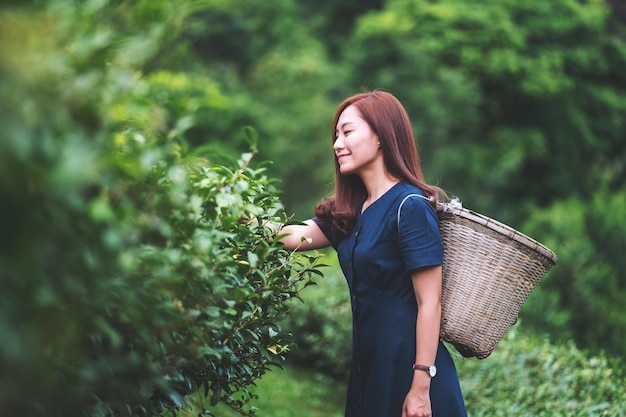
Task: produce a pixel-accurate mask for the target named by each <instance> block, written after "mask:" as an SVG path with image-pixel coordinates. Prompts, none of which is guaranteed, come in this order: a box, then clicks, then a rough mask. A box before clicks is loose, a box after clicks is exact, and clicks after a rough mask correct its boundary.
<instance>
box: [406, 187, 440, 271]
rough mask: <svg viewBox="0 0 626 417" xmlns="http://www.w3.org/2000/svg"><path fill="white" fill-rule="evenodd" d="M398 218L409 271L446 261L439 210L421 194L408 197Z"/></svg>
mask: <svg viewBox="0 0 626 417" xmlns="http://www.w3.org/2000/svg"><path fill="white" fill-rule="evenodd" d="M399 216H400V219H399V221H398V249H399V251H400V257H401V258H402V261H403V262H404V265H405V267H406V269H407V271H410V270H413V269H416V268H422V267H426V266H435V265H441V264H442V263H443V245H442V242H441V235H440V233H439V221H438V219H437V213H436V212H435V210H434V209H433V207H432V206H431V204H430V203H429V202H428V201H427V200H425V199H423V198H420V197H418V196H415V197H410V198H407V199H406V201H404V204H403V205H402V207H401V212H400V213H399Z"/></svg>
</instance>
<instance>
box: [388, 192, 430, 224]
mask: <svg viewBox="0 0 626 417" xmlns="http://www.w3.org/2000/svg"><path fill="white" fill-rule="evenodd" d="M409 197H421V198H423V199H424V200H428V201H433V200H432V197H426V196H424V195H421V194H409V195H407V196H406V197H404V199H403V200H402V202H401V203H400V206H399V207H398V220H396V223H397V227H398V230H400V211H401V210H402V205H403V204H404V202H405V201H406V200H408V199H409Z"/></svg>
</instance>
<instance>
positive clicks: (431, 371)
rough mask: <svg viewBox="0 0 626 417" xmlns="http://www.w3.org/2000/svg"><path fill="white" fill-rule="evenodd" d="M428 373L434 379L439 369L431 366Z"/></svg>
mask: <svg viewBox="0 0 626 417" xmlns="http://www.w3.org/2000/svg"><path fill="white" fill-rule="evenodd" d="M428 373H429V374H430V377H431V378H432V377H434V376H435V375H437V367H436V366H435V365H431V366H429V367H428Z"/></svg>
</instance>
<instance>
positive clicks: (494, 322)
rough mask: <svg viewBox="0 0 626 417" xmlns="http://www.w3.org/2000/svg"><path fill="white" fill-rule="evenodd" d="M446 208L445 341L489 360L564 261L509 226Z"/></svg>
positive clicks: (443, 220) (442, 222)
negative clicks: (530, 299)
mask: <svg viewBox="0 0 626 417" xmlns="http://www.w3.org/2000/svg"><path fill="white" fill-rule="evenodd" d="M442 207H443V210H442V211H440V212H439V228H440V231H441V237H442V240H443V247H444V259H443V293H442V323H441V338H442V339H443V340H445V341H447V342H449V343H451V344H452V345H453V346H454V347H456V349H457V350H458V351H459V353H461V354H462V355H463V356H465V357H477V358H478V359H484V358H486V357H487V356H489V355H490V354H491V352H493V350H494V349H495V347H496V345H497V344H498V343H499V342H500V340H502V338H503V337H504V335H505V333H506V332H507V330H508V329H509V328H510V327H511V326H512V325H513V324H514V323H515V322H516V321H517V316H518V314H519V311H520V308H521V307H522V304H523V303H524V302H525V301H526V298H527V297H528V295H529V294H530V292H531V291H532V290H533V289H534V288H535V286H536V285H537V284H538V283H539V281H540V280H541V279H542V278H543V277H544V275H545V274H546V273H547V272H548V270H549V269H550V268H551V267H552V266H554V265H555V264H556V262H557V260H558V258H557V256H556V255H555V254H554V253H553V252H552V251H551V250H550V249H548V248H546V247H545V246H543V245H541V244H540V243H539V242H537V241H535V240H533V239H531V238H529V237H528V236H525V235H523V234H521V233H520V232H518V231H516V230H514V229H512V228H510V227H509V226H506V225H504V224H502V223H499V222H497V221H495V220H493V219H490V218H488V217H485V216H483V215H481V214H478V213H474V212H472V211H470V210H467V209H464V208H461V207H455V206H453V205H449V204H444V205H443V206H442Z"/></svg>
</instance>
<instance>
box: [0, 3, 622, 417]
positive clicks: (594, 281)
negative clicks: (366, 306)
mask: <svg viewBox="0 0 626 417" xmlns="http://www.w3.org/2000/svg"><path fill="white" fill-rule="evenodd" d="M624 68H626V9H625V8H624V6H623V4H622V2H620V1H618V0H615V1H612V2H609V1H603V0H587V1H582V0H580V1H577V0H554V1H550V2H547V1H540V0H529V1H524V2H519V1H512V0H483V1H473V0H469V1H468V0H465V1H461V0H387V1H384V0H344V1H335V0H272V1H255V0H193V1H192V0H181V1H176V2H172V1H166V0H87V1H82V2H76V1H69V0H49V1H45V0H20V1H17V0H16V1H4V2H3V3H2V5H0V126H1V129H0V217H1V218H0V233H1V234H2V236H1V238H0V274H1V275H0V279H1V280H2V281H0V282H1V283H0V291H1V292H0V299H1V302H0V355H2V356H1V357H0V358H1V359H2V362H6V361H8V360H9V358H14V357H19V355H21V354H23V355H24V357H23V358H22V359H23V360H24V361H30V360H31V359H32V357H34V356H36V355H37V354H38V353H37V352H38V351H37V349H34V348H33V349H34V351H33V352H34V353H33V352H31V351H30V350H24V346H26V345H28V343H29V340H31V339H29V338H28V337H22V335H23V334H24V333H22V332H25V331H26V330H27V329H24V328H23V327H20V326H22V325H25V326H27V325H28V323H29V321H28V320H24V322H23V323H22V321H21V319H20V318H19V317H16V314H17V313H16V312H20V313H19V314H20V315H22V314H30V315H32V317H30V319H32V320H35V321H36V320H40V319H42V318H45V317H46V314H47V313H46V312H47V311H48V310H46V309H37V308H34V307H33V306H35V305H39V304H37V303H40V302H41V303H44V301H45V302H46V303H48V304H46V305H50V303H53V301H50V300H54V299H55V292H54V291H56V288H58V287H57V286H52V287H50V288H47V289H46V291H43V290H41V289H40V288H39V289H38V288H35V287H34V285H35V284H32V283H31V281H30V280H29V274H30V273H33V271H34V269H35V267H34V266H33V265H34V263H33V258H30V257H26V255H24V256H23V257H22V258H16V256H15V253H13V252H12V248H15V247H16V246H15V245H17V244H18V243H19V244H20V245H22V246H24V245H26V246H27V245H28V242H29V241H31V242H32V245H33V246H31V249H32V253H39V254H40V255H41V256H42V259H44V258H45V259H44V261H45V262H46V268H52V269H54V266H55V265H57V264H58V265H64V262H60V261H59V262H56V261H54V259H64V260H65V261H67V264H68V265H69V264H71V263H72V262H73V258H72V256H75V257H77V258H81V259H82V260H81V262H86V264H89V262H90V259H92V258H90V257H91V256H94V255H93V253H91V252H89V250H93V251H96V250H97V249H94V248H91V249H89V248H85V247H84V246H83V245H81V243H80V242H81V241H80V240H76V241H75V240H74V239H75V235H74V229H71V230H72V233H69V232H67V231H68V230H70V229H68V227H70V226H68V225H70V224H73V223H72V219H73V218H75V216H76V213H78V212H80V210H82V208H81V207H82V206H81V205H80V204H78V203H77V202H79V201H83V200H82V199H86V198H89V201H92V200H91V199H93V198H94V193H95V194H98V193H100V192H101V190H102V187H104V188H106V189H107V190H112V191H111V193H112V194H114V191H115V181H116V179H115V178H113V179H112V178H103V177H101V172H102V167H103V166H108V165H107V164H111V163H112V162H111V161H110V158H114V159H115V163H114V165H115V166H116V169H119V170H120V172H123V173H124V175H125V176H127V177H129V178H131V177H132V178H135V179H137V181H138V182H137V183H138V184H141V181H143V180H144V179H143V177H141V175H144V174H139V172H140V168H139V167H144V168H141V169H145V167H151V166H153V165H154V164H157V163H158V161H163V160H164V158H163V153H162V151H159V150H158V149H160V148H157V147H156V145H152V138H160V139H159V141H162V142H163V143H169V142H168V141H172V142H175V143H176V144H177V148H176V149H177V150H174V151H172V152H173V154H176V155H178V154H185V153H186V152H192V151H193V150H196V149H197V150H202V152H204V154H206V155H209V156H208V157H207V158H208V161H209V163H210V164H222V163H226V164H227V163H232V161H233V160H236V159H237V158H238V157H239V155H240V154H241V153H242V152H246V151H247V150H248V148H249V144H248V143H247V142H246V140H245V138H244V135H243V134H242V133H241V129H242V127H244V126H253V127H254V128H255V129H256V131H257V132H258V135H259V144H258V147H259V154H258V155H257V156H255V158H256V160H257V161H265V160H267V161H271V162H272V163H271V164H269V165H268V166H267V173H268V175H269V176H270V177H272V178H275V179H277V180H278V182H277V183H276V187H278V188H279V189H280V190H281V193H280V198H281V201H282V204H283V205H284V208H285V212H286V213H287V215H292V214H293V215H294V216H295V218H299V219H305V218H308V217H309V216H311V215H312V211H313V206H314V204H315V203H316V202H317V201H318V200H319V199H320V198H322V197H324V196H327V195H328V194H330V193H331V192H332V180H333V153H332V147H331V143H332V142H331V126H330V123H331V121H332V116H333V113H334V110H335V107H336V105H337V104H338V103H339V102H340V101H341V100H342V99H343V98H345V97H346V96H348V95H351V94H354V93H356V92H359V91H361V90H364V89H365V90H371V89H384V90H387V91H389V92H391V93H393V94H395V95H396V96H397V97H398V98H399V99H400V100H401V101H402V102H403V104H404V105H405V107H406V109H407V111H408V113H409V115H410V117H411V119H412V122H413V123H414V128H415V131H416V134H417V137H418V146H419V149H420V152H421V156H422V163H423V167H424V171H425V175H426V177H427V180H428V181H429V182H431V183H434V184H437V185H439V186H441V187H442V188H443V189H445V190H446V191H447V192H448V194H450V195H454V196H458V197H459V198H460V199H461V201H462V202H463V205H464V206H465V207H467V208H470V209H472V210H475V211H478V212H480V213H482V214H484V215H486V216H489V217H492V218H495V219H497V220H499V221H501V222H503V223H506V224H508V225H510V226H512V227H514V228H516V229H517V230H520V231H522V232H523V233H526V234H528V235H529V236H531V237H533V238H534V239H536V240H538V241H540V242H542V243H543V244H545V245H546V246H548V247H549V248H550V249H552V250H553V251H554V252H555V253H556V254H557V255H558V257H559V263H558V264H557V265H556V266H555V267H554V268H553V269H552V270H551V271H550V272H549V274H548V275H547V277H546V278H545V279H544V280H543V281H542V282H541V284H540V285H539V287H538V288H537V289H536V290H535V291H534V292H533V293H532V294H531V296H530V297H529V299H528V301H527V303H526V304H525V306H524V308H523V310H522V312H521V316H520V323H519V324H517V325H516V326H515V329H516V330H515V331H514V333H515V334H514V335H513V336H512V338H510V339H507V340H506V341H505V342H503V345H502V346H501V347H499V348H498V349H497V350H496V352H495V353H494V355H493V357H490V358H487V359H486V360H484V361H481V362H477V361H463V362H460V363H459V371H460V374H461V379H462V384H463V387H464V391H465V393H466V397H467V399H468V408H469V410H470V412H471V413H472V415H475V416H479V415H507V416H512V415H515V416H525V415H528V416H530V415H533V416H537V415H546V416H547V415H577V416H580V415H606V416H619V415H624V413H625V412H626V411H624V410H625V408H626V406H625V401H626V400H625V399H624V393H623V386H624V376H623V375H624V372H626V365H624V363H625V362H624V361H625V360H626V347H625V345H624V334H626V303H625V301H624V300H625V299H626V272H625V271H626V257H625V256H624V254H625V253H626V71H625V70H624ZM129 137H132V138H133V140H132V141H129V140H128V139H127V138H129ZM125 138H126V139H125ZM159 143H161V142H159ZM121 145H123V146H121ZM159 146H161V145H159ZM168 146H169V145H168ZM125 147H128V149H130V148H132V147H137V148H141V149H144V150H145V152H144V151H142V153H141V154H139V153H137V155H139V156H137V158H136V159H132V160H131V158H130V157H127V156H125V155H127V153H126V151H121V152H120V151H119V149H122V148H124V149H126V148H125ZM113 148H115V149H117V150H116V152H112V153H111V152H109V151H110V150H111V149H113ZM128 149H127V150H128ZM133 149H134V148H133ZM160 152H161V153H160ZM107 158H109V159H107ZM125 158H126V159H125ZM133 158H134V157H133ZM166 163H169V162H167V161H166ZM51 167H52V168H54V169H52V168H51ZM141 172H144V171H141ZM76 173H80V174H79V175H76ZM124 178H126V177H124ZM94 184H97V185H98V187H96V188H94V186H93V185H94ZM155 189H158V188H155ZM42 190H43V191H42ZM50 190H53V191H54V192H55V193H56V192H58V194H53V197H54V195H58V196H60V195H62V196H63V200H62V201H61V200H59V199H56V197H54V198H48V197H47V194H45V192H47V191H50ZM68 190H70V191H71V190H78V191H76V193H74V192H73V191H72V192H71V193H70V192H69V191H68ZM107 192H108V191H107ZM122 192H126V193H132V192H133V189H124V190H123V191H122ZM62 193H66V194H62ZM85 196H87V197H85ZM85 201H87V200H85ZM59 203H61V204H62V206H60V207H68V208H71V210H59V211H58V212H53V211H51V210H49V209H50V208H51V207H54V206H55V205H56V204H59ZM38 205H40V206H39V207H38ZM98 207H100V206H98V205H93V204H92V205H89V206H88V207H87V208H85V210H91V211H90V213H92V214H93V213H94V212H96V213H99V212H98V211H97V210H98ZM72 210H74V211H72ZM26 212H28V213H31V212H32V214H33V216H36V215H37V213H39V215H40V216H43V215H44V214H48V213H55V214H54V217H45V218H44V217H42V218H37V217H28V218H26V217H24V216H22V215H23V214H24V213H26ZM42 213H43V214H42ZM95 217H98V216H97V215H96V216H95ZM105 217H106V216H105ZM31 218H37V219H38V221H41V222H42V224H44V223H45V224H46V225H47V227H48V226H49V227H50V232H49V238H50V239H51V241H57V242H59V245H60V249H58V250H54V251H52V252H50V253H47V252H46V253H41V252H39V248H38V247H37V246H35V245H36V242H37V239H36V238H35V237H36V236H38V233H39V231H40V229H37V226H36V224H35V223H31V222H30V221H29V220H28V219H31ZM20 219H21V220H20ZM37 224H39V223H37ZM72 227H76V228H77V229H78V232H80V233H85V234H87V233H90V232H89V230H87V229H86V228H82V226H80V227H79V226H76V224H73V226H72ZM66 232H67V233H66ZM81 236H82V235H81ZM55 239H56V240H55ZM26 246H24V247H26ZM114 247H115V244H110V245H109V246H108V248H109V249H108V250H112V251H114V249H111V248H114ZM81 251H82V252H81ZM79 252H80V254H81V256H78V255H77V254H78V253H79ZM83 252H84V253H83ZM87 252H89V253H87ZM29 253H30V252H29ZM94 253H95V252H94ZM325 255H326V256H325V257H326V258H327V259H328V261H327V263H329V264H331V265H333V266H332V267H330V268H327V269H325V270H324V272H325V274H326V278H323V279H320V280H318V282H319V283H320V285H319V286H318V287H311V288H307V289H306V290H305V291H303V293H302V297H303V299H304V304H300V303H296V304H295V305H294V308H293V311H291V313H290V314H289V315H288V316H287V319H286V320H285V321H284V322H283V323H282V324H281V326H282V328H283V330H285V331H287V332H290V333H293V338H294V340H295V342H296V343H297V345H293V346H292V347H291V352H289V353H288V354H287V355H286V358H287V359H286V361H287V362H286V364H287V367H288V372H286V373H285V374H282V373H281V372H282V371H280V370H278V369H276V370H274V371H273V372H271V374H268V376H267V378H264V379H263V380H261V381H259V388H258V390H259V395H260V396H261V397H262V398H261V399H260V400H259V401H262V404H263V406H264V407H265V409H267V407H275V408H276V410H278V409H280V410H283V411H281V413H282V412H284V413H285V414H280V413H279V412H278V411H275V410H274V411H271V412H269V413H268V412H267V411H265V412H264V411H263V407H261V410H260V411H259V415H260V416H261V417H266V416H267V417H269V416H275V417H279V416H282V415H284V416H295V415H302V414H305V415H311V416H313V415H316V414H314V412H313V411H311V413H310V414H306V413H305V412H304V411H303V410H302V407H303V405H302V404H301V403H300V401H301V399H302V397H303V396H304V397H308V393H309V392H310V391H314V392H315V393H316V394H315V395H318V396H319V397H320V400H319V401H318V402H316V403H315V404H313V405H311V404H309V405H308V407H311V409H313V408H315V407H318V408H319V409H321V410H322V411H320V412H319V415H322V414H324V415H341V408H342V401H343V400H342V398H343V397H342V390H343V386H344V381H345V372H346V369H347V364H348V361H349V354H350V351H349V349H350V341H349V338H350V334H349V328H350V317H349V308H348V306H347V298H346V294H345V293H346V288H345V285H344V284H343V281H342V278H341V276H340V273H339V271H338V270H337V266H336V260H335V259H334V254H332V253H331V252H328V253H325ZM37 259H39V258H37ZM51 259H53V261H51ZM107 259H110V260H111V261H112V262H117V261H115V259H116V257H115V253H112V254H110V257H109V258H107ZM44 261H42V262H44ZM17 262H20V263H19V268H18V269H12V268H14V267H15V265H18V264H17ZM31 267H32V268H31ZM46 268H44V269H43V270H42V271H43V272H42V277H44V278H45V276H46V273H47V271H48V269H46ZM111 268H112V269H111V271H110V274H112V275H114V274H116V273H117V270H115V268H113V267H111ZM9 271H13V272H15V271H19V273H15V274H14V275H11V276H9V275H10V274H9ZM102 274H103V276H106V274H107V271H102ZM83 278H84V277H83ZM84 279H87V278H84ZM9 282H11V284H10V285H9V284H8V283H9ZM68 282H69V281H68ZM16 283H19V285H18V284H16ZM55 285H56V284H55ZM64 285H65V284H64ZM68 285H69V284H68ZM72 285H77V287H76V288H77V289H76V291H75V296H76V297H79V296H80V294H81V291H83V287H82V285H83V283H82V281H81V283H80V284H75V283H72ZM90 285H91V284H90ZM16 297H18V298H16ZM19 297H24V298H23V299H24V300H30V301H31V302H32V303H33V304H28V303H27V302H25V303H22V305H20V306H19V307H18V306H16V304H17V303H16V302H15V301H14V300H16V299H20V298H19ZM11 300H13V301H11ZM33 300H34V301H33ZM42 300H44V301H42ZM44 304H45V303H44ZM42 305H43V304H42ZM75 307H76V306H66V309H67V311H66V312H65V313H64V314H68V315H73V316H75V315H80V311H79V310H72V308H75ZM76 308H78V307H76ZM29 312H30V313H29ZM20 317H22V316H20ZM22 319H23V317H22ZM51 322H52V323H56V322H55V321H54V320H52V321H51ZM24 323H26V324H24ZM74 325H76V329H80V328H81V326H80V322H77V323H74ZM42 328H45V326H44V327H42ZM76 329H73V328H72V329H69V328H65V329H64V330H63V331H59V329H56V328H52V329H47V330H46V334H45V335H39V336H41V338H42V340H54V338H58V337H61V338H63V337H71V335H72V334H74V333H73V332H74V331H76V332H78V331H79V330H76ZM9 335H10V336H9ZM29 337H30V336H29ZM42 350H45V346H44V347H42ZM31 354H32V355H34V356H28V355H31ZM11 355H13V356H11ZM529 367H530V368H531V370H529ZM596 369H599V370H598V371H596ZM43 377H45V378H50V380H51V381H54V377H53V376H49V375H48V376H46V375H44V376H43ZM289 378H293V381H292V380H290V379H289ZM266 380H267V382H266ZM285 381H289V383H288V384H287V386H285V385H284V383H285ZM301 381H305V382H301ZM307 381H308V382H307ZM281 383H282V384H283V385H281ZM299 383H308V384H310V385H306V386H304V387H302V388H300V389H301V391H302V392H304V393H302V392H296V393H289V389H291V388H294V389H295V387H299V385H296V384H299ZM611 384H615V385H611ZM11 386H14V384H13V381H12V380H11V378H8V377H7V378H3V377H2V376H0V390H4V391H5V392H7V393H9V392H10V393H11V394H10V395H12V396H26V397H24V399H23V401H25V402H27V401H28V396H29V395H36V394H34V393H28V392H22V391H15V390H13V391H11V390H10V389H9V388H10V387H11ZM324 387H327V389H325V388H324ZM501 391H502V392H501ZM5 395H7V396H8V395H9V394H5ZM289 395H292V396H293V400H292V401H286V402H283V401H281V400H280V398H281V397H283V396H287V398H289ZM327 396H328V397H332V399H330V400H328V401H327V400H326V397H327ZM2 398H3V397H2V396H1V395H0V399H2ZM531 399H533V402H531V401H530V400H531ZM535 403H536V404H535ZM253 404H254V401H253ZM329 404H331V405H333V407H335V408H333V410H335V411H328V409H327V408H326V407H328V406H329ZM532 404H534V405H532ZM534 407H539V408H534ZM542 407H543V408H542ZM79 408H80V407H79ZM1 409H2V408H1V407H0V410H1ZM337 410H338V411H337ZM10 411H11V410H7V412H10ZM185 412H186V411H181V412H180V413H181V415H185V414H184V413H185ZM333 412H334V413H335V414H333ZM85 413H87V411H85ZM193 413H194V412H191V414H190V415H193ZM226 413H227V411H221V412H220V413H218V415H221V414H223V415H228V414H226ZM542 413H544V414H542ZM3 415H4V413H3ZM7 415H10V414H7ZM15 415H22V414H15Z"/></svg>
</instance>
